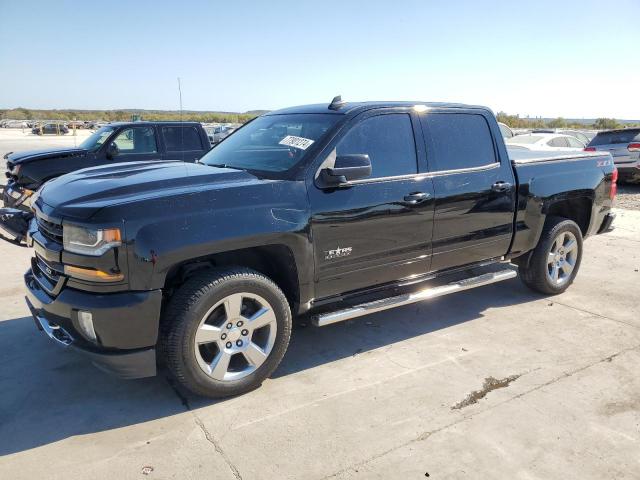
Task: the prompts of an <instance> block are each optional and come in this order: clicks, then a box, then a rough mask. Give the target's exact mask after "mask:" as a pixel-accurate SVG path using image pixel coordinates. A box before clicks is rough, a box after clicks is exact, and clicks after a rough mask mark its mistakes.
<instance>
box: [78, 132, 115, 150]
mask: <svg viewBox="0 0 640 480" xmlns="http://www.w3.org/2000/svg"><path fill="white" fill-rule="evenodd" d="M113 130H114V127H102V128H101V129H99V130H96V131H95V132H94V133H92V134H91V136H90V137H89V138H87V139H86V140H85V141H84V142H82V143H81V144H80V148H84V149H87V150H97V149H99V148H100V147H101V146H102V144H103V143H104V141H105V140H106V139H107V138H108V137H109V135H111V133H112V132H113Z"/></svg>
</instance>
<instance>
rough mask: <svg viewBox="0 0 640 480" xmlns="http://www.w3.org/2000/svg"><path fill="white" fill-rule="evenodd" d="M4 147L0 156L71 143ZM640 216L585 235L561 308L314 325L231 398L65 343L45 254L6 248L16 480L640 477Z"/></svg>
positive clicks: (509, 295) (451, 301)
mask: <svg viewBox="0 0 640 480" xmlns="http://www.w3.org/2000/svg"><path fill="white" fill-rule="evenodd" d="M4 135H5V133H4V132H3V131H2V129H0V152H1V151H7V150H8V149H18V148H22V149H25V148H38V147H39V146H40V145H47V144H54V142H55V145H61V146H62V144H64V142H69V140H70V139H69V137H65V138H62V139H58V138H53V139H51V138H37V137H35V140H34V139H33V138H30V137H25V138H23V139H22V140H23V143H20V139H18V141H16V140H11V141H13V142H14V144H11V145H9V142H8V140H7V138H8V136H7V137H5V136H4ZM71 140H72V139H71ZM27 144H28V145H27ZM71 144H73V141H71ZM16 145H17V146H16ZM629 189H631V191H630V193H626V190H627V187H623V188H622V189H621V190H624V191H625V192H624V193H621V196H620V200H619V205H621V206H627V205H631V206H632V207H633V208H635V209H636V210H637V209H638V197H639V196H640V195H639V190H638V189H637V187H629ZM627 199H629V200H627ZM627 202H630V203H627ZM636 210H632V209H629V208H627V209H619V210H618V218H617V220H616V229H615V230H614V231H613V232H611V233H608V234H606V235H600V236H596V237H593V238H590V239H589V240H587V242H586V243H585V255H584V258H583V261H582V267H581V271H580V273H579V275H578V277H577V279H576V282H575V283H574V285H572V287H571V288H570V289H569V290H568V291H567V292H565V293H564V294H562V295H559V296H556V297H552V298H551V297H543V296H540V295H537V294H534V293H532V292H531V291H529V290H527V289H526V288H525V287H524V286H523V285H522V284H521V283H520V282H519V280H518V279H513V280H510V281H507V282H504V283H500V284H496V285H490V286H486V287H482V288H481V289H476V290H471V291H469V292H465V293H463V294H460V295H453V296H449V297H443V298H440V299H436V300H434V301H432V302H424V303H421V304H416V305H413V306H407V307H403V308H400V309H395V310H391V311H388V312H382V313H378V314H374V315H370V316H368V317H363V318H360V319H357V320H354V321H349V322H346V323H343V324H336V325H332V326H328V327H324V328H322V329H317V328H312V327H298V328H297V329H295V330H294V333H293V337H292V342H291V348H290V350H289V352H288V353H287V355H286V357H285V359H284V361H283V363H282V365H281V366H280V368H279V369H278V370H277V371H276V373H275V374H274V375H273V377H272V378H271V379H270V380H268V381H266V382H265V383H264V385H263V386H262V388H260V389H258V390H256V391H254V392H251V393H249V394H247V395H244V396H241V397H237V398H232V399H228V400H225V401H209V400H203V399H199V398H194V397H192V396H190V395H187V394H185V393H184V392H183V391H181V390H179V389H176V388H174V387H173V386H172V385H171V384H170V382H168V381H167V380H166V378H165V377H164V376H162V375H161V376H158V377H156V378H150V379H143V380H137V381H122V380H118V379H114V378H111V377H109V376H107V375H105V374H103V373H101V372H99V371H98V370H96V369H95V368H94V367H92V366H91V365H89V364H87V362H86V361H85V360H84V358H82V357H80V356H78V355H76V354H74V353H73V352H70V351H65V350H62V349H60V348H58V347H57V346H56V345H54V344H52V343H51V342H50V341H49V340H48V339H47V338H46V337H45V336H44V335H43V334H41V333H40V332H38V331H36V329H35V327H34V324H33V320H32V319H31V318H30V317H29V315H28V311H27V308H26V306H25V303H24V300H23V297H22V291H23V287H22V274H23V272H24V271H25V270H26V269H27V267H28V265H29V258H30V256H31V252H30V251H29V250H28V249H26V248H18V247H15V246H12V245H9V244H7V243H4V242H2V243H0V259H1V260H2V263H3V268H2V269H1V270H0V352H1V354H0V355H1V357H0V358H1V361H0V478H2V479H11V480H19V479H34V478H47V479H65V480H71V479H84V478H95V479H102V478H104V479H113V478H118V479H135V478H138V479H139V478H150V479H154V478H155V479H169V478H177V479H191V478H193V479H200V478H208V479H211V478H216V479H226V478H229V479H232V480H234V479H235V480H237V479H244V480H248V479H264V478H277V479H287V478H292V479H293V478H304V479H327V478H337V479H350V478H379V479H389V478H394V479H395V478H398V479H419V478H425V477H430V478H436V479H444V478H447V479H458V478H460V479H461V478H473V479H476V478H478V479H509V480H511V479H562V480H566V479H576V480H577V479H580V480H584V479H594V480H603V479H614V478H616V479H637V478H640V455H638V452H639V451H640V400H639V399H640V377H639V376H638V370H639V369H640V303H639V302H638V301H637V299H636V296H635V295H634V294H633V293H634V292H635V289H634V288H633V287H630V286H636V285H638V282H639V281H640V273H639V270H640V249H639V248H638V247H639V246H640V211H636ZM627 292H631V295H629V294H627Z"/></svg>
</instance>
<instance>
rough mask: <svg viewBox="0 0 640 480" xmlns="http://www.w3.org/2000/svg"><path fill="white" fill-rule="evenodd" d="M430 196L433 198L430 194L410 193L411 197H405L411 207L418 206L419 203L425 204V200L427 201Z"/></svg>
mask: <svg viewBox="0 0 640 480" xmlns="http://www.w3.org/2000/svg"><path fill="white" fill-rule="evenodd" d="M430 196H431V195H430V194H428V193H425V192H415V193H410V194H409V195H405V196H404V201H405V202H406V203H408V204H409V205H417V204H418V203H420V202H424V201H425V200H427V199H428V198H429V197H430Z"/></svg>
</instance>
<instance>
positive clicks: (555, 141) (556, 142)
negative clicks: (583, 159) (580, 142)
mask: <svg viewBox="0 0 640 480" xmlns="http://www.w3.org/2000/svg"><path fill="white" fill-rule="evenodd" d="M547 145H549V146H550V147H568V146H569V143H568V142H567V139H566V138H564V137H555V138H552V139H551V140H549V141H548V142H547Z"/></svg>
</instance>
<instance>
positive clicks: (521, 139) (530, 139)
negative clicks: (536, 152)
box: [508, 135, 542, 143]
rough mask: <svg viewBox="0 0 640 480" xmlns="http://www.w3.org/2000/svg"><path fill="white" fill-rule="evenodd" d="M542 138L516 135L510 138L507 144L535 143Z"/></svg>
mask: <svg viewBox="0 0 640 480" xmlns="http://www.w3.org/2000/svg"><path fill="white" fill-rule="evenodd" d="M541 138H542V137H541V136H539V135H516V136H515V137H511V138H510V139H509V140H508V142H509V143H536V142H537V141H538V140H540V139H541Z"/></svg>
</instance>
